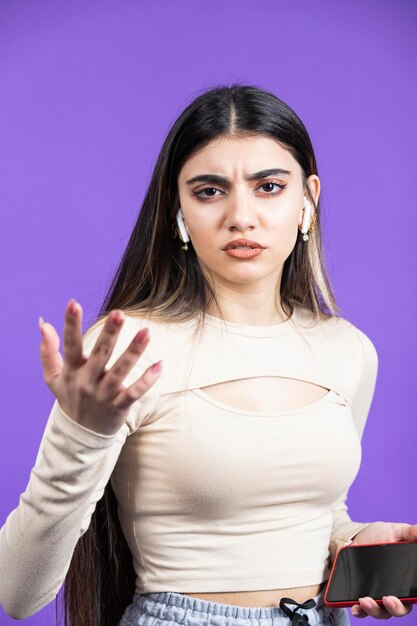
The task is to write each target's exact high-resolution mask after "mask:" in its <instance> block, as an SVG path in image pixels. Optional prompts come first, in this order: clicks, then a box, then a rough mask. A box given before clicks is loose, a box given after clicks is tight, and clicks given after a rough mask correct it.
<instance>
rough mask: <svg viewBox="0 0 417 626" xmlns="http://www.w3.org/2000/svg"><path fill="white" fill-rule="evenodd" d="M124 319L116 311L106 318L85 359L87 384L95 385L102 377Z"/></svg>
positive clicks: (121, 314)
mask: <svg viewBox="0 0 417 626" xmlns="http://www.w3.org/2000/svg"><path fill="white" fill-rule="evenodd" d="M124 319H125V316H124V314H123V313H122V311H118V310H114V311H111V312H110V313H109V315H108V316H107V317H106V320H105V322H104V325H103V328H102V329H101V332H100V334H99V336H98V338H97V341H96V343H95V345H94V347H93V349H92V351H91V353H90V355H89V357H88V359H87V363H86V372H87V377H88V380H89V382H93V383H95V382H96V381H97V380H98V379H99V378H100V376H101V375H102V373H103V370H104V368H105V365H106V363H107V361H108V360H109V358H110V356H111V353H112V352H113V348H114V346H115V345H116V342H117V339H118V336H119V332H120V329H121V327H122V326H123V323H124Z"/></svg>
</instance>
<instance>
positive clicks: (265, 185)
mask: <svg viewBox="0 0 417 626" xmlns="http://www.w3.org/2000/svg"><path fill="white" fill-rule="evenodd" d="M268 185H272V186H273V187H279V188H280V189H283V188H284V187H286V186H287V185H281V184H280V183H264V184H263V185H260V186H261V187H268ZM270 191H272V190H271V189H270ZM276 193H278V191H274V192H273V193H268V195H269V196H274V195H275V194H276Z"/></svg>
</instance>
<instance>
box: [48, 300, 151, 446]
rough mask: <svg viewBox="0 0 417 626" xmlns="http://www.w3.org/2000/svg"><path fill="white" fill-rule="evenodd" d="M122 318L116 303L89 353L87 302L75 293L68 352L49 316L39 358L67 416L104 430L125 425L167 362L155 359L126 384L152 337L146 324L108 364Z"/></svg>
mask: <svg viewBox="0 0 417 626" xmlns="http://www.w3.org/2000/svg"><path fill="white" fill-rule="evenodd" d="M123 321H124V314H123V313H122V311H119V310H117V309H115V310H113V311H111V312H110V313H109V314H108V316H107V317H106V320H105V322H104V325H103V328H102V330H101V332H100V334H99V336H98V338H97V341H96V343H95V345H94V347H93V349H92V351H91V354H90V356H89V357H88V358H87V357H85V356H84V354H83V344H82V332H81V328H82V327H81V322H82V308H81V305H80V304H78V303H77V302H76V301H75V300H74V299H71V300H70V301H69V302H68V304H67V307H66V310H65V323H64V342H63V343H64V345H63V351H64V358H62V356H61V354H60V352H59V343H60V339H59V335H58V333H57V332H56V330H55V328H54V327H53V326H52V324H49V323H47V322H46V323H43V324H42V325H41V332H42V342H41V345H40V358H41V362H42V368H43V375H44V380H45V382H46V384H47V385H48V387H49V389H50V390H51V391H52V393H53V394H54V396H55V397H56V399H57V401H58V404H59V406H60V407H61V409H62V410H63V411H64V413H66V415H67V416H68V417H70V418H71V419H73V420H74V421H75V422H78V423H79V424H81V425H82V426H85V427H86V428H89V429H90V430H93V431H96V432H97V433H100V434H102V435H113V434H115V433H116V432H117V431H118V430H119V429H120V427H121V426H122V425H123V423H124V422H125V421H126V418H127V415H128V412H129V409H130V406H131V405H132V404H133V402H135V401H136V400H138V399H139V398H140V397H141V396H142V395H143V394H144V393H146V391H147V390H148V389H149V388H150V387H151V386H152V385H153V384H154V382H155V381H156V379H157V378H158V376H159V374H160V370H161V365H162V363H161V362H158V363H154V364H153V365H152V366H150V367H148V369H147V370H146V371H145V372H144V373H143V375H142V376H141V377H140V378H139V379H138V380H137V381H135V382H134V383H133V384H132V385H130V386H129V387H124V386H123V385H122V381H123V380H124V379H125V378H126V376H127V374H128V373H129V372H130V370H131V369H132V367H133V366H134V365H135V363H136V361H137V360H138V358H139V357H140V355H141V354H142V353H143V351H144V350H145V348H146V346H147V345H148V343H149V331H148V329H147V328H143V329H142V330H140V331H139V332H138V333H137V334H136V335H135V337H134V338H133V340H132V342H131V343H130V345H129V346H128V348H127V349H126V351H125V352H124V353H123V354H122V355H121V356H120V357H119V358H118V359H117V361H116V362H115V363H114V364H113V366H112V367H111V368H110V369H106V368H105V365H106V363H107V361H108V360H109V358H110V356H111V353H112V351H113V348H114V346H115V343H116V341H117V338H118V336H119V331H120V329H121V327H122V325H123ZM152 368H154V369H152Z"/></svg>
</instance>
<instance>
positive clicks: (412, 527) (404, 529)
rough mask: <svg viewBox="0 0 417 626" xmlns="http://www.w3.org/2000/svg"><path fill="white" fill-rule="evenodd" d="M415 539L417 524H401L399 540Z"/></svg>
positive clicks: (416, 537) (416, 536)
mask: <svg viewBox="0 0 417 626" xmlns="http://www.w3.org/2000/svg"><path fill="white" fill-rule="evenodd" d="M416 539H417V524H402V526H401V539H400V541H415V540H416Z"/></svg>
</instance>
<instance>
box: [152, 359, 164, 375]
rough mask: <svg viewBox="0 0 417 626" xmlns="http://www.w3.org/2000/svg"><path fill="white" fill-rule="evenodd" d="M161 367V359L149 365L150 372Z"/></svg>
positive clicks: (156, 370) (159, 369)
mask: <svg viewBox="0 0 417 626" xmlns="http://www.w3.org/2000/svg"><path fill="white" fill-rule="evenodd" d="M161 369H162V361H158V363H154V364H153V365H152V366H151V371H152V372H160V371H161Z"/></svg>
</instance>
